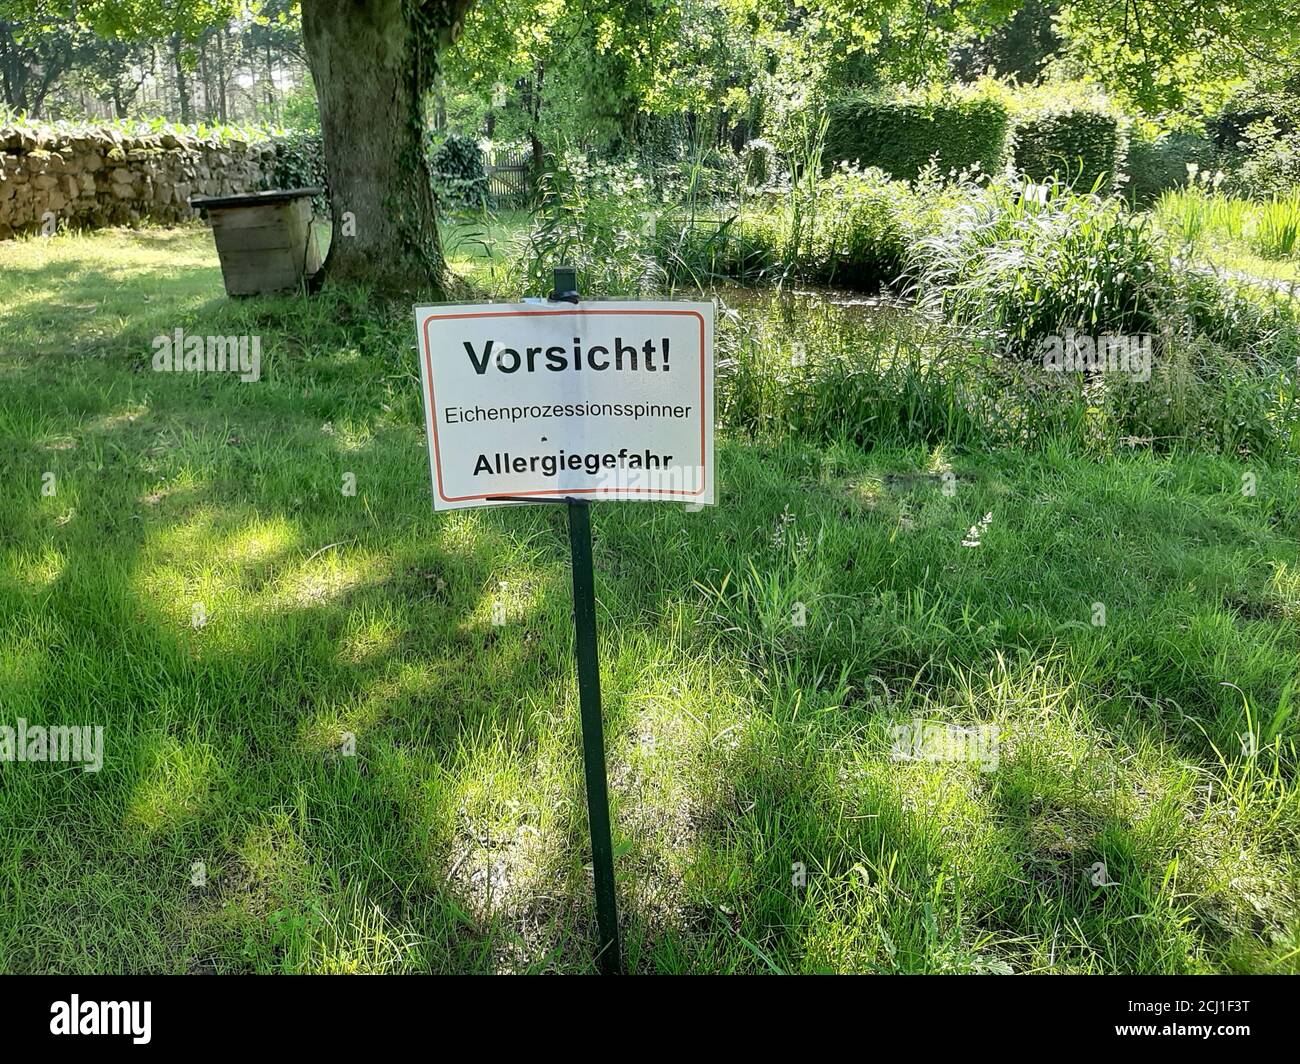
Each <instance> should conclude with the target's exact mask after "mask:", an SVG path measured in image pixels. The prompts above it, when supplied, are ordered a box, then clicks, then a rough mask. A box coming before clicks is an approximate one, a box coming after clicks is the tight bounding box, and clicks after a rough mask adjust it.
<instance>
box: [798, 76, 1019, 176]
mask: <svg viewBox="0 0 1300 1064" xmlns="http://www.w3.org/2000/svg"><path fill="white" fill-rule="evenodd" d="M828 118H829V122H828V125H827V130H826V140H825V147H824V152H823V158H824V159H825V160H826V161H827V163H839V162H849V163H856V164H857V165H860V166H863V167H870V166H875V167H879V168H880V169H881V170H883V171H884V172H885V173H887V174H889V175H890V176H891V177H895V178H900V179H903V180H909V181H910V180H912V179H913V178H915V177H916V176H917V175H918V174H920V173H921V171H922V170H923V169H925V167H926V166H927V164H928V163H929V162H930V160H931V158H934V160H935V162H936V164H937V166H938V168H939V169H940V171H942V172H947V171H962V170H971V169H980V170H982V171H984V172H985V173H995V172H997V171H998V170H1000V169H1001V167H1002V163H1003V160H1004V158H1005V156H1006V148H1007V132H1008V127H1009V124H1010V119H1009V117H1008V113H1007V108H1006V105H1005V104H1004V103H1003V102H1002V101H1001V100H1000V99H998V98H997V97H996V96H994V95H992V94H988V93H983V92H975V91H971V92H949V93H947V94H945V95H942V96H931V97H925V98H902V99H889V98H883V97H877V96H858V97H854V98H850V99H847V100H842V101H839V102H836V103H833V104H831V105H830V107H829V108H828Z"/></svg>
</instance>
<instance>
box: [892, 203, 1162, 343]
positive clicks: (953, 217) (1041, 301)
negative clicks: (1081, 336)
mask: <svg viewBox="0 0 1300 1064" xmlns="http://www.w3.org/2000/svg"><path fill="white" fill-rule="evenodd" d="M1026 192H1027V190H1021V189H1018V188H1016V187H1014V186H1013V185H1011V184H1009V183H1007V182H998V183H994V184H991V185H989V186H988V187H987V188H983V189H980V190H978V191H977V192H975V193H974V194H973V195H972V196H971V197H969V198H968V199H966V200H965V201H964V202H961V203H959V204H957V205H956V206H955V207H952V208H950V209H949V210H948V211H946V212H945V213H944V215H943V216H942V219H941V224H940V227H939V229H938V231H936V232H935V233H933V234H932V235H930V236H928V237H925V238H924V239H922V240H921V241H920V242H919V243H918V245H917V251H916V261H915V264H914V267H913V275H914V279H915V281H916V284H917V288H918V291H919V294H920V296H921V298H922V300H923V302H925V303H927V304H929V305H930V306H932V307H934V308H935V309H937V310H939V311H941V312H942V313H943V314H944V315H945V316H946V317H948V318H949V319H951V320H953V321H955V322H957V323H959V324H965V325H971V326H974V327H975V328H976V330H977V331H980V332H982V333H984V334H985V335H986V336H987V337H988V338H989V339H990V340H991V341H992V342H993V343H995V344H996V345H997V346H998V347H1000V348H1002V349H1004V350H1007V351H1009V352H1011V353H1015V354H1018V355H1022V356H1028V355H1030V354H1032V353H1035V352H1037V350H1038V343H1039V341H1040V340H1042V339H1044V338H1045V337H1047V336H1049V335H1063V334H1064V333H1065V331H1066V330H1067V329H1077V330H1079V331H1080V332H1086V333H1089V334H1098V333H1104V332H1124V333H1147V332H1155V331H1157V325H1158V317H1157V306H1158V304H1157V297H1158V292H1159V288H1160V282H1161V280H1162V278H1163V276H1164V272H1163V270H1162V267H1161V265H1159V263H1160V261H1161V260H1162V259H1163V258H1167V256H1163V255H1162V254H1161V249H1160V247H1159V245H1158V244H1157V242H1156V240H1155V239H1154V237H1153V235H1152V234H1151V232H1150V230H1149V228H1148V227H1147V225H1146V224H1145V222H1144V221H1141V220H1137V219H1134V218H1132V217H1131V216H1130V215H1129V214H1128V213H1127V212H1126V211H1125V210H1124V209H1123V207H1122V206H1121V204H1120V203H1119V202H1117V201H1116V200H1114V199H1101V198H1098V197H1096V196H1080V195H1075V194H1073V193H1071V192H1069V191H1067V190H1065V189H1064V187H1063V186H1062V185H1060V184H1058V183H1055V182H1052V183H1049V185H1048V187H1047V189H1046V191H1045V194H1044V195H1043V196H1041V197H1039V198H1035V197H1033V196H1030V195H1028V194H1026Z"/></svg>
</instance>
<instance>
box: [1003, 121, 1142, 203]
mask: <svg viewBox="0 0 1300 1064" xmlns="http://www.w3.org/2000/svg"><path fill="white" fill-rule="evenodd" d="M1126 147H1127V137H1126V134H1125V130H1124V128H1123V126H1122V124H1121V120H1120V118H1119V116H1118V115H1116V114H1114V113H1112V112H1111V111H1109V110H1108V109H1107V108H1105V107H1103V106H1096V105H1094V106H1087V105H1079V104H1066V105H1064V106H1056V107H1050V108H1048V109H1045V110H1040V111H1037V112H1035V113H1029V114H1024V115H1021V116H1020V117H1019V118H1018V119H1017V121H1016V125H1015V149H1014V156H1015V167H1016V169H1017V170H1019V171H1020V172H1021V173H1022V174H1024V175H1025V176H1026V177H1029V178H1031V179H1033V180H1035V181H1044V180H1046V179H1047V178H1050V177H1055V178H1057V179H1058V180H1060V181H1063V182H1065V183H1066V184H1068V185H1070V186H1073V187H1075V188H1081V189H1084V190H1090V189H1094V188H1096V189H1105V190H1111V189H1114V188H1117V187H1118V185H1119V182H1120V179H1121V175H1122V174H1123V172H1124V160H1125V154H1126Z"/></svg>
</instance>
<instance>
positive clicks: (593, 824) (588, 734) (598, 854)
mask: <svg viewBox="0 0 1300 1064" xmlns="http://www.w3.org/2000/svg"><path fill="white" fill-rule="evenodd" d="M550 299H551V301H552V302H559V301H564V302H568V303H574V304H576V303H577V302H578V277H577V271H576V270H574V269H572V268H571V267H567V266H561V267H558V268H557V269H556V270H555V291H554V292H552V293H551V295H550ZM565 502H566V503H567V504H568V512H569V559H570V565H571V567H572V569H573V636H574V642H573V648H574V659H575V662H576V664H577V667H578V712H579V715H580V716H581V718H582V767H583V773H584V775H585V777H586V784H587V825H588V827H589V828H590V830H591V868H592V872H593V874H594V877H595V885H596V926H597V928H598V929H599V931H600V955H599V957H598V958H597V960H598V962H599V965H600V970H601V971H602V972H604V973H605V974H606V975H612V974H615V973H617V972H619V971H621V969H622V966H623V965H622V957H621V956H620V953H621V951H620V949H619V941H618V902H617V900H616V899H615V896H614V844H613V842H612V841H611V839H610V831H609V783H608V781H607V779H606V774H605V728H604V725H603V724H602V722H601V710H600V655H599V652H598V650H597V647H596V576H595V573H594V572H593V570H592V566H591V509H590V503H588V502H587V500H586V499H575V498H568V499H566V500H565Z"/></svg>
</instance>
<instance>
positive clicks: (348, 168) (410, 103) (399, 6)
mask: <svg viewBox="0 0 1300 1064" xmlns="http://www.w3.org/2000/svg"><path fill="white" fill-rule="evenodd" d="M471 2H472V0H423V2H422V3H421V2H420V0H303V2H302V29H303V41H304V43H305V44H306V47H307V59H308V63H309V64H310V66H311V72H312V77H313V80H314V81H315V82H316V95H317V98H318V100H319V102H320V114H321V132H322V134H323V137H324V142H325V164H326V170H327V172H328V174H329V184H330V201H331V202H330V206H331V211H332V214H333V220H334V239H333V240H332V241H331V242H330V250H329V256H328V259H327V262H326V269H327V271H328V273H329V279H330V280H331V281H343V282H349V283H361V284H369V285H375V286H377V287H380V288H383V289H386V290H390V291H401V292H412V291H419V292H421V293H423V294H427V295H428V296H429V298H433V299H440V298H442V297H443V294H444V291H445V288H444V263H443V257H442V248H441V244H440V241H439V239H438V224H437V213H436V210H435V207H434V201H433V190H432V184H431V181H430V175H429V164H428V158H427V156H426V154H425V147H424V140H425V119H424V107H423V104H424V98H425V94H426V92H427V91H428V89H429V88H430V86H431V85H432V84H433V81H434V78H435V77H436V75H437V72H438V68H437V61H438V53H439V52H440V51H441V50H442V49H443V48H445V47H446V46H447V45H448V44H450V43H451V42H452V41H453V40H454V39H455V37H456V35H457V34H458V33H459V32H460V20H461V17H462V16H463V15H464V13H465V10H466V9H467V8H468V7H469V5H470V3H471ZM345 213H346V214H350V215H351V216H352V218H351V222H352V225H349V226H348V228H347V233H355V235H345V231H344V225H343V222H344V215H345Z"/></svg>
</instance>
